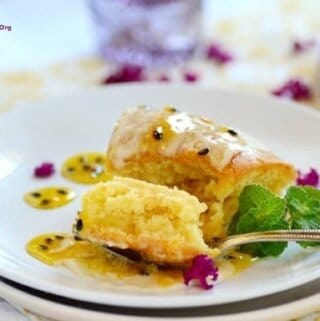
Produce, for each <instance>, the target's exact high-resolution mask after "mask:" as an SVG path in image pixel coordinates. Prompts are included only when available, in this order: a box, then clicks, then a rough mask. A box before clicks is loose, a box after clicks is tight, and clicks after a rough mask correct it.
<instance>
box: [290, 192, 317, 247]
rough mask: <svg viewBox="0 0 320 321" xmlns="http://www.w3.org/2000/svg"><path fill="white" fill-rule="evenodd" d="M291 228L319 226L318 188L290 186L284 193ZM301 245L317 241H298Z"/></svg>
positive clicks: (315, 227) (315, 243)
mask: <svg viewBox="0 0 320 321" xmlns="http://www.w3.org/2000/svg"><path fill="white" fill-rule="evenodd" d="M285 198H286V201H287V208H288V211H289V213H290V215H291V228H292V229H298V230H300V229H319V228H320V190H317V189H315V188H312V187H309V186H305V187H297V186H291V187H290V188H289V189H288V192H287V195H286V197H285ZM299 244H300V245H301V246H302V247H308V246H317V245H319V243H317V242H299Z"/></svg>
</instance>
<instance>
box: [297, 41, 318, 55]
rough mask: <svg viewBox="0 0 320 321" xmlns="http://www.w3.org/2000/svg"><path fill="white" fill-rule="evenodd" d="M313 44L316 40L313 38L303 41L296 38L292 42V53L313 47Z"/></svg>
mask: <svg viewBox="0 0 320 321" xmlns="http://www.w3.org/2000/svg"><path fill="white" fill-rule="evenodd" d="M315 45H316V42H315V41H314V40H304V41H301V40H300V41H299V40H296V41H294V42H293V45H292V51H293V52H294V53H302V52H304V51H306V50H309V49H311V48H313V47H314V46H315Z"/></svg>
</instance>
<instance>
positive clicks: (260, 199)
mask: <svg viewBox="0 0 320 321" xmlns="http://www.w3.org/2000/svg"><path fill="white" fill-rule="evenodd" d="M285 212H286V201H285V200H283V199H281V198H279V197H277V196H275V195H273V194H272V193H271V192H270V191H269V190H268V189H266V188H265V187H263V186H261V185H248V186H246V187H245V188H244V189H243V191H242V193H241V195H240V197H239V212H238V214H237V215H236V216H235V217H234V219H233V221H232V223H231V225H230V228H229V234H243V233H250V232H258V231H271V230H278V229H287V228H289V224H288V222H287V221H286V219H285ZM286 247H287V242H268V243H253V244H248V245H244V246H242V247H241V250H242V251H244V252H246V253H249V254H250V255H252V256H259V257H265V256H279V255H281V254H282V253H283V251H284V250H285V248H286Z"/></svg>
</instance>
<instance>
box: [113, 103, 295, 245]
mask: <svg viewBox="0 0 320 321" xmlns="http://www.w3.org/2000/svg"><path fill="white" fill-rule="evenodd" d="M107 168H108V170H109V171H111V172H112V173H114V174H116V175H121V176H128V177H134V178H138V179H142V180H145V181H148V182H152V183H156V184H162V185H167V186H171V187H172V186H177V187H178V188H179V189H183V190H185V191H188V192H189V193H191V194H193V195H195V196H197V197H198V198H199V200H200V201H202V202H205V203H206V204H207V206H208V209H207V211H206V212H204V213H203V214H201V222H202V226H201V228H202V230H203V233H204V237H205V240H206V241H208V242H210V241H212V239H213V238H223V237H225V236H226V231H227V227H228V225H229V223H230V221H231V219H232V217H233V215H234V214H235V213H236V212H237V210H238V196H239V194H240V193H241V191H242V189H243V188H244V187H245V186H246V185H248V184H262V185H264V186H266V187H268V188H269V189H270V190H272V191H273V192H275V193H280V192H281V191H282V190H283V189H284V188H285V187H287V186H288V185H289V184H290V183H292V182H293V180H294V179H295V177H296V171H295V169H294V168H293V166H291V165H290V164H288V163H286V162H284V161H282V160H280V159H279V158H278V157H276V156H275V155H273V154H272V153H270V152H269V151H266V150H264V149H262V148H259V147H257V146H254V145H251V144H249V143H248V142H247V140H246V139H245V138H244V137H243V136H242V135H241V134H239V133H238V132H236V131H235V130H233V129H231V128H228V127H225V126H221V125H218V124H216V123H214V122H213V121H211V120H209V119H206V118H204V117H198V116H192V115H189V114H187V113H184V112H178V111H176V110H175V109H174V108H170V107H167V108H165V109H164V110H162V111H155V110H149V109H147V108H134V109H131V110H128V111H127V112H125V113H124V114H123V116H122V118H121V119H120V120H119V121H118V123H117V125H116V127H115V129H114V131H113V134H112V137H111V139H110V144H109V148H108V152H107Z"/></svg>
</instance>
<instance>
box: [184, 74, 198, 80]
mask: <svg viewBox="0 0 320 321" xmlns="http://www.w3.org/2000/svg"><path fill="white" fill-rule="evenodd" d="M183 79H184V81H186V82H196V81H198V75H197V74H196V73H194V72H191V71H187V72H185V73H184V74H183Z"/></svg>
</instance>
